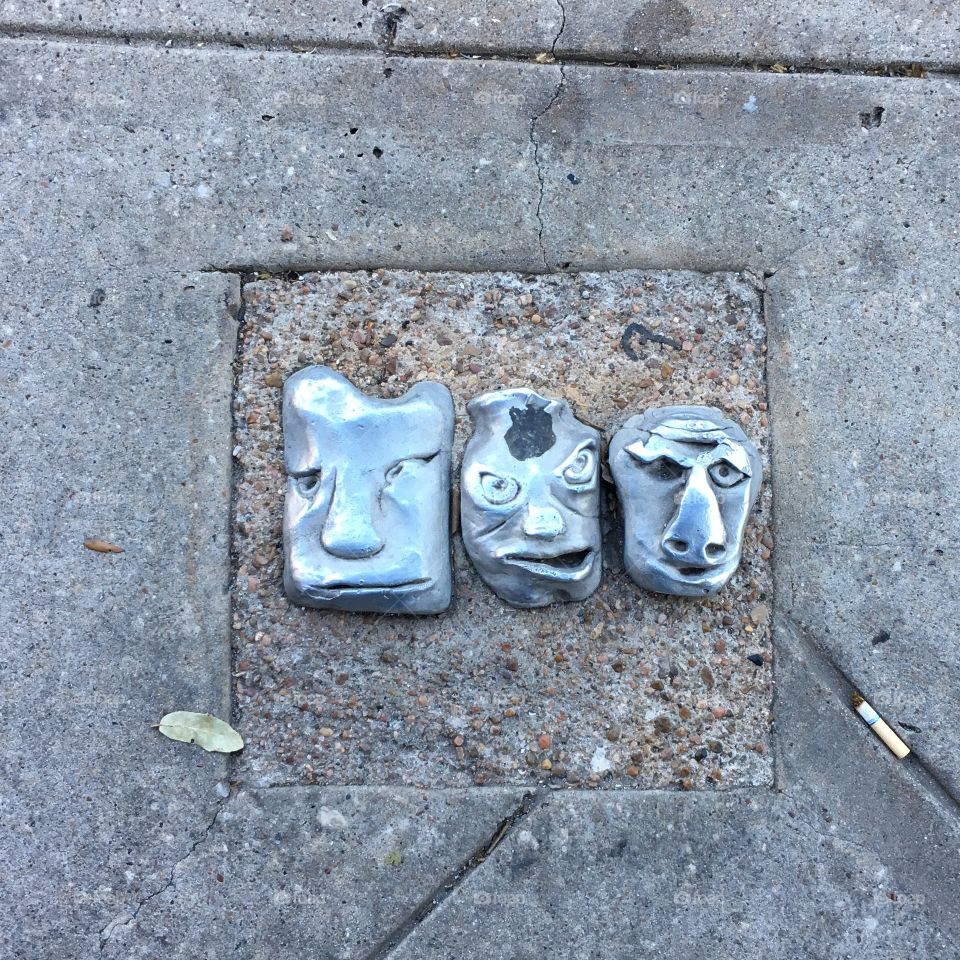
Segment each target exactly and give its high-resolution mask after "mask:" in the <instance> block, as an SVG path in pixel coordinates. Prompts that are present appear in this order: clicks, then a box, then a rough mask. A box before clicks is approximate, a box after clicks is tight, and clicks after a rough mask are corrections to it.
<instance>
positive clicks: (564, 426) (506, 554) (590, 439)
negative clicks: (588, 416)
mask: <svg viewBox="0 0 960 960" xmlns="http://www.w3.org/2000/svg"><path fill="white" fill-rule="evenodd" d="M467 410H468V411H469V413H470V416H471V418H472V419H473V424H474V433H473V436H472V437H471V438H470V442H469V443H468V444H467V448H466V450H465V451H464V455H463V468H462V472H461V496H460V519H461V527H462V530H463V542H464V546H465V547H466V548H467V553H468V554H469V555H470V559H471V560H472V561H473V565H474V566H475V567H476V568H477V572H478V573H479V574H480V577H481V579H482V580H483V581H484V582H485V583H486V584H487V585H488V586H489V587H491V588H492V589H493V590H494V592H495V593H496V594H497V595H498V596H499V597H500V598H501V599H503V600H506V602H507V603H510V604H512V605H513V606H515V607H542V606H544V605H545V604H547V603H551V602H552V601H554V600H583V599H585V598H586V597H588V596H590V594H591V593H593V591H594V590H596V589H597V585H598V584H599V583H600V573H601V558H600V521H599V519H598V512H599V491H598V475H599V445H600V435H599V433H598V432H597V431H596V430H594V429H592V428H591V427H588V426H585V425H584V424H582V423H581V422H580V421H579V420H577V419H576V418H575V417H574V415H573V413H572V412H571V411H570V408H569V407H568V406H567V403H566V401H564V400H548V399H546V398H545V397H541V396H540V394H538V393H535V392H534V391H533V390H499V391H496V392H494V393H487V394H484V395H483V396H481V397H477V398H476V399H475V400H472V401H471V402H470V404H469V405H468V407H467Z"/></svg>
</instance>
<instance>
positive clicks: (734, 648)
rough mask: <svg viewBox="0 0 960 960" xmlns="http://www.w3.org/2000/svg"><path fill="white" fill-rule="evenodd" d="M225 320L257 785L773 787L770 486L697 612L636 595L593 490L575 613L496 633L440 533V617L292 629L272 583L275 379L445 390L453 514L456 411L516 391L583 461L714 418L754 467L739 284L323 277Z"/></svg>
mask: <svg viewBox="0 0 960 960" xmlns="http://www.w3.org/2000/svg"><path fill="white" fill-rule="evenodd" d="M244 296H245V302H246V314H245V324H244V331H243V335H242V337H241V348H240V363H241V368H240V373H239V376H238V379H237V395H236V397H237V399H236V405H235V410H236V421H235V426H236V448H235V454H236V458H237V464H238V467H239V470H240V473H239V477H238V483H237V491H236V500H235V505H236V514H235V517H236V527H235V541H234V555H235V557H236V563H237V568H236V577H235V581H234V597H235V607H234V631H235V632H234V645H235V675H236V704H237V711H238V714H237V715H238V722H239V723H240V725H241V729H242V730H243V733H244V736H246V737H247V738H248V741H249V746H248V749H247V750H246V752H245V754H244V758H243V764H242V771H243V773H244V774H245V775H246V776H247V777H249V778H250V780H251V781H252V782H253V783H255V784H256V785H258V786H266V785H269V784H274V783H284V782H291V781H292V782H296V781H301V782H312V783H368V784H369V783H409V784H415V785H421V786H426V785H434V786H464V785H470V784H473V783H476V784H488V783H521V784H523V783H527V784H529V783H531V782H532V783H536V782H537V781H538V780H540V781H546V782H553V783H557V782H560V783H566V784H573V785H576V784H586V785H590V786H598V787H604V788H625V789H637V788H649V787H653V786H668V785H669V786H673V787H681V788H684V789H691V788H694V789H718V788H719V789H723V788H729V787H734V786H744V785H748V784H750V785H755V786H761V787H763V786H767V785H769V783H770V780H771V767H770V754H769V742H768V736H767V734H768V726H769V711H768V707H769V702H770V696H771V685H772V672H771V669H770V660H771V653H770V632H769V631H770V626H769V619H770V608H771V606H772V580H771V571H770V564H769V562H768V559H769V556H770V549H769V546H768V544H769V543H770V542H771V540H770V533H769V519H770V516H771V500H772V481H771V479H770V477H769V475H768V477H767V482H766V484H765V486H764V489H763V492H762V494H761V497H760V499H759V501H758V503H757V506H756V508H755V511H754V515H753V521H752V522H751V523H750V525H749V528H748V530H747V533H746V536H745V540H744V558H743V561H742V563H741V566H740V569H739V571H738V573H737V575H736V576H735V578H734V579H733V581H732V582H731V583H730V584H729V585H728V586H727V587H726V588H724V590H722V591H721V592H720V594H718V595H717V596H716V597H714V598H711V599H709V600H702V599H699V600H688V599H686V598H668V597H663V596H658V595H656V594H653V593H650V592H648V591H643V590H639V589H638V588H636V587H635V586H634V585H633V584H632V582H631V581H630V580H629V578H628V577H627V576H626V574H625V573H624V571H623V563H622V556H623V539H622V535H623V520H622V516H621V512H620V511H619V509H618V507H617V501H616V496H615V493H614V491H613V487H612V481H611V479H610V477H609V474H608V468H607V467H606V466H604V468H603V469H604V476H605V477H606V480H605V482H603V483H602V484H601V486H602V488H603V495H602V505H601V526H602V528H603V537H604V550H603V566H604V576H603V579H602V581H601V584H600V587H599V589H598V590H597V592H596V594H594V595H593V596H592V597H590V598H588V599H587V600H585V601H583V602H582V603H556V604H553V605H551V606H550V607H548V608H544V609H540V610H516V609H512V608H510V607H509V606H507V605H506V604H505V603H504V602H503V601H501V600H499V599H498V598H497V597H496V596H495V595H494V594H493V593H492V592H491V591H490V589H489V588H488V587H486V586H485V585H484V584H483V582H482V581H481V580H480V578H479V577H478V576H477V574H476V572H475V570H474V568H473V566H472V564H471V563H470V561H469V560H468V559H467V556H466V553H465V551H464V547H463V540H462V537H461V536H460V533H459V523H458V522H455V523H454V525H453V529H452V537H451V540H452V547H453V577H454V599H453V602H452V604H451V607H450V609H449V610H448V611H447V612H445V613H443V614H441V615H438V616H431V617H415V616H407V617H383V616H372V615H370V616H362V615H357V614H351V613H346V614H343V613H332V612H326V611H316V610H306V609H304V608H301V607H297V606H295V605H293V604H291V603H289V602H288V601H287V599H286V597H285V596H284V593H283V584H282V582H281V578H282V570H283V550H282V546H281V522H282V516H283V496H284V492H285V489H286V478H285V475H284V472H283V437H282V431H281V428H280V421H279V415H278V414H279V407H280V397H281V386H282V383H283V382H284V380H285V379H286V378H287V377H288V376H289V375H290V374H291V373H293V372H294V371H295V370H297V369H299V368H301V367H303V366H306V365H308V364H311V363H320V364H325V365H328V366H333V367H335V368H336V369H337V370H339V371H340V372H341V373H342V374H344V375H345V376H346V377H347V378H348V379H349V380H350V381H351V382H352V383H354V384H356V385H357V386H358V387H360V389H362V390H363V391H364V392H366V393H370V394H372V395H375V396H399V395H401V394H403V393H405V392H406V390H408V389H409V388H410V387H412V386H413V385H414V384H415V383H416V382H418V381H421V380H438V381H439V382H441V383H444V384H446V385H447V386H448V387H449V389H450V391H451V393H452V394H453V397H454V405H455V409H456V416H457V429H456V436H455V440H454V447H453V450H454V456H453V463H454V470H453V489H454V490H456V491H459V467H460V462H461V456H462V451H463V447H464V445H465V443H466V440H467V438H468V437H469V435H470V432H471V429H472V428H471V423H470V418H469V416H468V414H467V412H466V404H467V402H468V401H469V400H471V399H473V398H474V397H476V396H479V395H480V394H482V393H485V392H487V391H489V390H495V389H499V388H501V387H504V386H506V387H512V386H517V385H520V384H525V385H529V386H531V387H532V388H534V389H537V390H540V391H542V392H543V393H544V395H546V396H549V397H563V398H564V399H566V400H567V401H568V402H569V403H570V405H571V408H572V409H573V410H574V411H575V413H576V414H577V416H579V417H580V418H581V419H583V420H584V421H585V422H587V423H590V424H593V425H594V426H595V427H597V428H598V429H600V430H601V431H602V433H603V435H604V443H605V442H606V441H607V440H609V438H610V437H611V436H612V435H613V433H614V432H615V431H616V429H618V428H619V426H621V425H622V424H623V422H624V421H625V420H626V419H627V418H629V417H630V416H632V415H634V414H635V413H636V412H638V411H640V410H644V409H646V408H647V407H648V406H657V405H665V404H675V403H693V404H708V405H712V406H717V407H720V408H721V409H723V410H724V412H725V413H726V414H727V415H728V416H730V417H731V418H732V419H734V420H735V421H736V422H738V423H740V424H741V425H742V426H743V428H744V429H745V430H746V432H747V433H748V435H749V436H751V437H752V438H753V439H754V441H755V442H756V443H757V445H758V447H759V448H760V450H761V455H762V456H764V457H765V455H766V435H767V429H766V424H767V421H766V413H765V410H766V405H767V404H766V384H765V375H764V356H765V352H766V342H765V340H766V338H765V331H764V325H763V320H762V316H761V310H760V300H759V297H758V293H757V290H756V288H755V287H754V286H753V285H752V284H751V283H750V281H749V280H747V279H745V278H743V277H739V276H736V275H732V274H709V275H707V274H690V273H682V272H675V273H659V274H652V273H641V272H639V271H629V272H621V271H611V272H607V273H579V274H549V275H540V276H520V275H518V274H503V273H499V274H491V273H471V274H466V273H422V272H406V271H376V272H374V273H366V272H351V273H347V272H342V273H325V274H309V275H306V276H304V277H302V278H301V279H300V280H298V281H296V282H295V283H292V284H291V283H287V282H284V281H279V280H273V281H261V282H259V283H254V284H249V285H247V287H246V288H245V292H244ZM528 301H529V302H528ZM631 320H632V321H633V322H634V324H635V326H634V328H631V327H630V326H629V324H630V322H631ZM638 322H639V323H642V324H647V325H649V326H648V327H646V328H644V329H646V331H647V334H648V335H649V338H648V339H646V340H645V339H644V333H643V331H642V329H641V328H640V327H637V326H636V323H638ZM654 330H655V331H656V332H655V333H654V332H653V331H654ZM653 337H660V338H661V340H665V341H667V342H666V343H664V342H657V341H656V340H654V339H652V338H653ZM671 344H672V345H671ZM455 502H456V496H455ZM453 513H454V515H455V516H456V521H459V515H458V513H459V512H458V510H457V509H454V510H453ZM750 657H753V658H755V660H751V659H750ZM543 737H546V741H545V744H541V743H540V742H539V741H540V740H541V738H543Z"/></svg>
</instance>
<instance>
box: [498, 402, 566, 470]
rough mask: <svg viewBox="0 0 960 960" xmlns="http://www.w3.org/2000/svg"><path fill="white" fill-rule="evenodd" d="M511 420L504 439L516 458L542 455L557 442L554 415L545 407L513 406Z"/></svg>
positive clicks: (522, 458)
mask: <svg viewBox="0 0 960 960" xmlns="http://www.w3.org/2000/svg"><path fill="white" fill-rule="evenodd" d="M510 420H511V427H510V429H509V430H507V432H506V433H505V434H504V435H503V439H504V440H506V441H507V447H508V448H509V450H510V453H511V454H512V455H513V458H514V460H529V459H530V458H531V457H542V456H543V455H544V454H545V453H546V452H547V451H548V450H549V449H550V448H551V447H552V446H553V445H554V444H555V443H556V442H557V435H556V434H555V433H554V432H553V417H552V416H550V414H549V413H547V411H546V410H544V409H543V407H513V408H512V409H511V410H510Z"/></svg>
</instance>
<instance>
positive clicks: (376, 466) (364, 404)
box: [283, 366, 453, 614]
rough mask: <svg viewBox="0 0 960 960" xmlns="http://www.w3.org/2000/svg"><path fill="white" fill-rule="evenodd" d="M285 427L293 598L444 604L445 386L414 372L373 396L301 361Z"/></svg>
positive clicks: (334, 604)
mask: <svg viewBox="0 0 960 960" xmlns="http://www.w3.org/2000/svg"><path fill="white" fill-rule="evenodd" d="M283 436H284V458H285V461H286V469H287V495H286V501H285V505H284V521H283V541H284V557H285V563H284V587H285V590H286V592H287V595H288V596H289V597H290V599H291V600H293V601H294V602H295V603H299V604H302V605H304V606H310V607H321V608H326V609H332V610H361V611H373V612H380V613H424V614H426V613H440V612H441V611H443V610H445V609H446V608H447V607H448V606H449V604H450V594H451V575H450V547H449V509H450V508H449V504H450V455H451V449H452V446H453V400H452V398H451V396H450V391H449V390H447V388H446V387H444V386H442V385H441V384H439V383H419V384H417V385H416V386H415V387H413V389H411V390H410V391H409V392H408V393H407V394H405V395H404V396H403V397H400V398H398V399H395V400H380V399H376V398H371V397H367V396H365V395H364V394H362V393H361V392H360V391H359V390H357V388H356V387H354V386H353V385H352V384H351V383H350V382H349V381H348V380H347V379H346V378H345V377H343V376H341V375H340V374H339V373H337V372H336V371H334V370H331V369H330V368H328V367H321V366H313V367H306V368H304V369H303V370H300V371H298V372H297V373H295V374H294V375H293V376H292V377H290V378H289V379H288V380H287V382H286V384H285V385H284V391H283Z"/></svg>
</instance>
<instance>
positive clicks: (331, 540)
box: [320, 483, 383, 560]
mask: <svg viewBox="0 0 960 960" xmlns="http://www.w3.org/2000/svg"><path fill="white" fill-rule="evenodd" d="M370 503H371V498H370V497H369V496H367V495H366V494H365V492H363V491H362V490H361V491H360V492H359V495H358V492H357V491H352V492H351V493H350V494H347V493H345V492H343V489H342V486H341V485H340V484H339V483H338V484H337V488H336V489H335V490H334V492H333V499H332V500H331V503H330V511H329V513H327V517H326V519H325V520H324V522H323V532H322V533H321V535H320V541H321V543H322V544H323V548H324V550H326V551H327V553H331V554H333V556H335V557H340V558H341V559H343V560H362V559H363V558H364V557H372V556H374V555H375V554H378V553H379V552H380V551H381V550H382V549H383V540H382V539H381V538H380V535H379V534H378V533H377V531H376V529H375V528H374V526H373V518H372V517H371V516H370Z"/></svg>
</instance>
